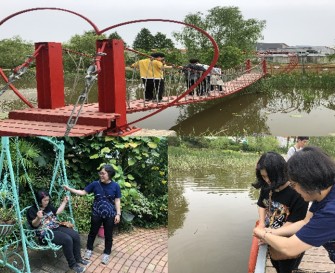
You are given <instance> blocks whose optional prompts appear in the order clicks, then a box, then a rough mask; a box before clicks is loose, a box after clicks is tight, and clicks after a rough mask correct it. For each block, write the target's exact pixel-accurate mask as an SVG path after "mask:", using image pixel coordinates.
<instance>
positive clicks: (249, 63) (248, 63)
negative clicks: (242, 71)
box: [245, 59, 251, 73]
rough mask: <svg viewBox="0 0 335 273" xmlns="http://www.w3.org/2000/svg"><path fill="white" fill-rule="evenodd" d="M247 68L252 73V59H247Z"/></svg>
mask: <svg viewBox="0 0 335 273" xmlns="http://www.w3.org/2000/svg"><path fill="white" fill-rule="evenodd" d="M245 65H246V70H247V72H248V73H250V69H251V61H250V59H248V60H247V61H246V64H245Z"/></svg>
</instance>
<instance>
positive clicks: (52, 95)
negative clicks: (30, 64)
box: [35, 43, 65, 109]
mask: <svg viewBox="0 0 335 273" xmlns="http://www.w3.org/2000/svg"><path fill="white" fill-rule="evenodd" d="M40 45H44V46H43V47H42V48H41V50H40V52H39V54H38V55H37V57H36V80H37V101H38V108H42V109H55V108H59V107H63V106H64V105H65V98H64V75H63V59H62V45H61V44H60V43H36V44H35V49H37V48H38V47H39V46H40Z"/></svg>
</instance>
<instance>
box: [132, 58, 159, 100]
mask: <svg viewBox="0 0 335 273" xmlns="http://www.w3.org/2000/svg"><path fill="white" fill-rule="evenodd" d="M150 56H151V58H147V59H143V60H139V61H137V62H136V63H133V64H132V65H131V67H133V68H139V69H140V75H141V79H142V82H143V84H144V86H145V98H144V99H145V100H146V101H150V100H158V101H161V100H162V98H163V93H164V73H163V70H164V67H165V66H164V57H165V55H164V54H163V53H158V52H157V53H152V54H151V55H150Z"/></svg>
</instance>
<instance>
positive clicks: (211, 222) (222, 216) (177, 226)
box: [169, 168, 258, 273]
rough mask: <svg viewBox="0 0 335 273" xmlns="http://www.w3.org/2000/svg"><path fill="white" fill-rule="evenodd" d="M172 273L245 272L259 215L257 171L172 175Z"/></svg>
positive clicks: (170, 269)
mask: <svg viewBox="0 0 335 273" xmlns="http://www.w3.org/2000/svg"><path fill="white" fill-rule="evenodd" d="M170 175H171V177H172V178H171V179H170V180H169V183H170V185H169V273H180V272H183V273H203V272H208V273H222V272H234V273H245V272H247V269H248V260H249V251H250V247H251V240H252V229H253V227H254V225H255V222H256V220H257V217H258V213H257V205H256V198H257V194H258V193H257V191H255V190H254V189H253V188H251V187H250V184H251V183H252V182H253V181H254V179H255V175H254V168H250V169H249V170H248V169H246V170H245V171H244V172H243V173H241V172H240V173H224V172H221V171H220V170H213V171H211V172H208V173H206V174H204V173H195V172H192V174H181V173H173V174H170Z"/></svg>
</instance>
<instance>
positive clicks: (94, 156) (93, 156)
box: [90, 154, 99, 159]
mask: <svg viewBox="0 0 335 273" xmlns="http://www.w3.org/2000/svg"><path fill="white" fill-rule="evenodd" d="M97 158H99V154H94V155H91V156H90V159H97Z"/></svg>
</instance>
